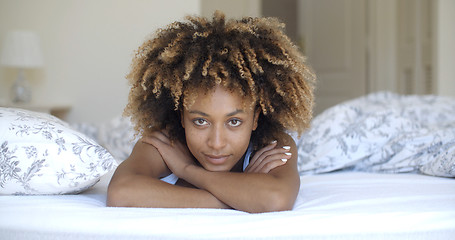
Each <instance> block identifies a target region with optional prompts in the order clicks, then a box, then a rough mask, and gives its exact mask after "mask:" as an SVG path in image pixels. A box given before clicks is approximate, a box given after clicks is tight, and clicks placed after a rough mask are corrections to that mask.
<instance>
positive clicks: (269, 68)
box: [124, 11, 316, 148]
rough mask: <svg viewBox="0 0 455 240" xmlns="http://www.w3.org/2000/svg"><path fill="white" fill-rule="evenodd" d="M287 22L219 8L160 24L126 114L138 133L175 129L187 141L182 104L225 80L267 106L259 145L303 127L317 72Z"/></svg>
mask: <svg viewBox="0 0 455 240" xmlns="http://www.w3.org/2000/svg"><path fill="white" fill-rule="evenodd" d="M283 30H284V24H283V23H281V22H280V21H278V20H277V19H275V18H251V17H247V18H242V19H241V20H226V19H225V16H224V14H223V13H221V12H219V11H217V12H215V13H214V15H213V19H212V20H211V21H210V20H208V19H206V18H202V17H193V16H187V17H186V21H183V22H174V23H172V24H170V25H168V26H167V27H166V28H163V29H159V30H158V31H157V32H156V34H155V35H154V37H152V38H151V39H148V40H146V41H145V42H144V43H143V44H142V45H141V46H140V47H139V49H138V50H137V52H136V54H135V57H134V58H133V62H132V65H131V71H130V73H129V74H128V75H127V78H128V79H129V82H130V85H131V90H130V93H129V99H128V105H127V106H126V108H125V112H124V115H125V116H128V117H130V118H131V121H132V122H133V124H134V125H135V130H136V131H137V133H138V134H142V135H147V134H149V133H150V132H152V131H156V130H162V129H167V130H168V131H169V135H170V138H171V140H173V141H174V140H180V141H182V142H184V141H185V140H184V139H185V132H184V129H183V127H182V126H181V122H180V119H181V117H180V114H181V112H182V108H184V107H186V108H187V107H189V106H191V104H192V103H193V102H194V99H195V98H196V97H197V93H198V92H199V91H201V90H202V91H205V92H209V91H211V90H213V89H215V87H216V86H217V85H220V86H223V87H224V88H225V89H227V90H230V91H232V92H236V93H239V94H240V95H241V96H242V97H246V98H250V99H251V100H252V102H253V103H254V104H255V106H254V107H256V108H259V109H260V116H259V120H258V128H257V129H256V130H255V131H254V132H253V133H252V139H251V140H252V142H253V143H254V146H255V147H256V148H257V147H262V146H264V145H266V144H267V143H269V142H270V141H271V140H273V139H276V138H277V137H278V136H279V135H280V134H282V133H283V132H285V131H290V132H297V133H298V134H301V133H302V132H303V131H304V130H305V129H306V128H307V127H308V126H309V123H310V121H311V118H312V108H313V89H314V82H315V79H316V77H315V74H314V73H313V71H312V70H311V69H310V67H309V66H308V65H307V64H306V62H305V58H304V57H303V55H302V53H301V52H300V50H299V49H298V48H297V47H296V46H295V45H294V44H293V43H292V42H291V41H290V40H289V38H288V37H287V36H286V35H285V34H284V32H283Z"/></svg>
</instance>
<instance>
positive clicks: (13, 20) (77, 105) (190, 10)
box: [0, 0, 200, 123]
mask: <svg viewBox="0 0 455 240" xmlns="http://www.w3.org/2000/svg"><path fill="white" fill-rule="evenodd" d="M199 13H200V1H199V0H167V1H160V0H96V1H92V0H65V1H61V0H39V1H34V0H14V1H10V0H0V43H1V41H3V39H4V37H5V36H6V33H7V32H8V31H9V30H15V29H27V30H32V31H35V32H36V33H38V35H39V36H40V37H41V43H42V48H43V54H44V59H45V67H44V68H43V69H41V70H28V71H27V72H26V76H27V77H28V79H29V80H30V81H31V82H32V85H33V88H34V93H33V94H34V95H33V101H34V102H35V103H38V104H59V105H61V104H68V105H70V106H71V107H72V109H71V112H70V114H69V115H68V119H67V120H68V121H70V122H82V121H83V122H93V123H99V122H103V121H107V120H109V119H111V118H112V117H114V116H118V115H120V114H121V113H122V112H123V108H124V107H125V105H126V102H127V95H128V84H127V80H126V79H125V75H126V74H127V72H128V70H129V66H130V62H131V58H132V56H133V53H134V50H135V49H136V48H137V47H138V46H139V45H140V44H141V43H142V41H143V40H144V39H145V37H146V36H147V35H149V34H150V33H152V32H154V31H155V30H156V29H157V28H158V27H162V26H164V25H166V24H169V23H171V22H172V21H175V20H182V19H183V17H184V16H185V15H187V14H199ZM0 46H1V45H0ZM0 51H1V50H0ZM16 73H17V71H16V70H14V69H7V68H5V67H0V101H2V102H6V101H7V100H8V99H9V89H10V87H11V85H12V83H13V81H14V79H15V76H16Z"/></svg>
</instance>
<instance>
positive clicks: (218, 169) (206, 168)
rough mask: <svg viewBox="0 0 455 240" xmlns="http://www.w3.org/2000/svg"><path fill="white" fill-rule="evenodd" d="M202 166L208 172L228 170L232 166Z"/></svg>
mask: <svg viewBox="0 0 455 240" xmlns="http://www.w3.org/2000/svg"><path fill="white" fill-rule="evenodd" d="M203 168H204V169H205V170H207V171H210V172H229V171H230V170H231V168H232V167H229V166H204V165H203Z"/></svg>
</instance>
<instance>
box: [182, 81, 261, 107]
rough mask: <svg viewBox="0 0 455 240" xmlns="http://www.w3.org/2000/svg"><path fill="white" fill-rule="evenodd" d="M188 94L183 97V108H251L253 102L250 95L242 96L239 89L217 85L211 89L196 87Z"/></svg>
mask: <svg viewBox="0 0 455 240" xmlns="http://www.w3.org/2000/svg"><path fill="white" fill-rule="evenodd" d="M189 95H190V96H185V97H184V106H185V109H187V110H188V109H193V108H214V109H221V108H235V109H241V110H245V111H246V110H248V109H252V108H253V106H254V104H253V102H252V100H251V98H250V97H248V96H242V95H241V94H240V92H239V91H235V90H229V89H227V88H224V87H222V86H219V85H217V86H216V87H214V88H213V89H209V90H205V89H197V90H195V91H193V92H192V93H191V94H189Z"/></svg>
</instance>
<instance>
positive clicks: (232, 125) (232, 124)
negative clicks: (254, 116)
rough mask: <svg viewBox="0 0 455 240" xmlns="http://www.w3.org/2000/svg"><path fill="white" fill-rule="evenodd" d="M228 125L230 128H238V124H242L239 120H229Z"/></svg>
mask: <svg viewBox="0 0 455 240" xmlns="http://www.w3.org/2000/svg"><path fill="white" fill-rule="evenodd" d="M228 124H229V126H231V127H238V126H240V124H242V121H241V120H239V119H231V120H229V122H228Z"/></svg>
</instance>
